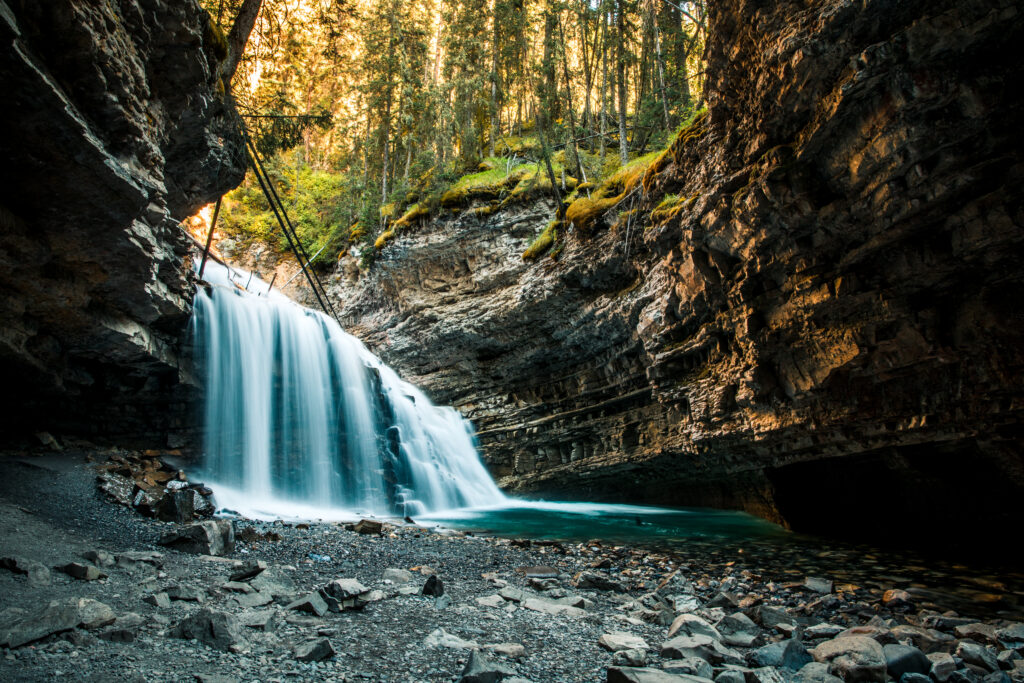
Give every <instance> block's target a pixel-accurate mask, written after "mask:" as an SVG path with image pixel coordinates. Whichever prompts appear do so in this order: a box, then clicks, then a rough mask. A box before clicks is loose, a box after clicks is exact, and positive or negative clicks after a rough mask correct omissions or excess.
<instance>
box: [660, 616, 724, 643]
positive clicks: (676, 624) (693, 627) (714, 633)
mask: <svg viewBox="0 0 1024 683" xmlns="http://www.w3.org/2000/svg"><path fill="white" fill-rule="evenodd" d="M677 633H678V634H679V635H684V636H697V635H700V636H707V637H709V638H713V639H715V640H721V639H722V634H721V633H719V632H718V629H716V628H715V627H714V626H712V625H711V624H709V623H708V622H707V621H705V620H703V619H701V618H700V617H698V616H697V615H696V614H680V615H679V616H677V617H676V618H675V619H674V620H673V621H672V625H671V626H669V629H668V637H669V638H672V637H673V636H675V635H676V634H677Z"/></svg>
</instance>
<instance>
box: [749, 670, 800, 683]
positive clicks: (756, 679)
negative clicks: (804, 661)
mask: <svg viewBox="0 0 1024 683" xmlns="http://www.w3.org/2000/svg"><path fill="white" fill-rule="evenodd" d="M744 680H745V683H789V681H787V679H786V678H785V677H784V676H783V675H782V674H781V673H779V672H778V671H776V670H775V669H773V668H771V667H770V666H764V667H761V668H758V669H754V670H752V671H748V672H747V673H746V674H745V675H744Z"/></svg>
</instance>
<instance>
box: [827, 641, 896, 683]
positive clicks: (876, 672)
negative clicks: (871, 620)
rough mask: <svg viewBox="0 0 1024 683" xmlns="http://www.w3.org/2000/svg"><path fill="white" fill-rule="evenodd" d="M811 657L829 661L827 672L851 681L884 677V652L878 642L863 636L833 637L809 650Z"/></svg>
mask: <svg viewBox="0 0 1024 683" xmlns="http://www.w3.org/2000/svg"><path fill="white" fill-rule="evenodd" d="M811 655H812V656H813V657H814V659H815V661H817V662H822V663H826V664H828V665H829V673H832V674H835V675H837V676H839V677H840V678H842V679H843V680H845V681H847V682H848V683H852V682H855V681H882V682H884V681H885V653H884V652H883V650H882V646H881V645H879V644H878V643H877V642H875V641H874V640H872V639H871V638H868V637H866V636H849V637H846V638H836V639H834V640H828V641H825V642H824V643H821V644H820V645H818V646H817V647H816V648H814V649H813V650H812V651H811Z"/></svg>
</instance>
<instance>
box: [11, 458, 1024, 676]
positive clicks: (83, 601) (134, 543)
mask: <svg viewBox="0 0 1024 683" xmlns="http://www.w3.org/2000/svg"><path fill="white" fill-rule="evenodd" d="M95 477H96V472H95V470H94V469H93V465H91V464H89V463H87V462H86V461H85V459H84V458H83V457H82V456H81V455H49V456H43V457H28V456H23V455H21V454H6V455H2V456H0V539H2V540H0V567H2V568H0V643H3V644H4V645H5V647H3V648H0V679H2V680H12V681H50V680H53V679H54V678H57V679H60V678H64V677H69V678H70V677H73V678H76V679H79V680H88V681H193V680H198V681H211V682H212V681H286V680H305V679H309V680H324V681H331V680H334V681H381V682H384V681H389V682H399V681H401V682H413V681H465V682H467V683H472V682H473V681H498V680H505V681H512V682H513V683H514V682H515V681H517V680H519V681H522V680H527V681H533V682H534V683H542V682H546V681H552V682H554V681H566V682H569V681H581V682H582V681H638V682H648V683H672V682H684V681H691V682H693V681H697V682H702V681H709V680H713V681H717V682H724V683H738V682H743V683H753V682H757V683H770V682H778V681H821V682H828V681H837V680H847V681H857V680H862V681H876V680H877V681H889V680H894V681H901V680H902V681H908V682H914V681H917V682H921V681H954V682H958V681H985V682H992V683H995V682H996V681H1024V659H1022V657H1021V653H1022V652H1024V625H1022V624H1021V623H1019V622H1018V621H1016V619H1017V618H1018V616H1017V613H1016V610H1015V607H1014V606H1015V605H1016V604H1017V603H1016V602H1012V601H1011V602H1012V604H1011V605H1010V606H1007V605H1006V604H1003V608H1002V609H1000V608H999V605H995V607H993V605H992V604H990V603H989V604H979V610H978V612H977V613H976V614H971V613H970V609H969V608H968V609H967V610H962V611H960V612H953V611H950V610H949V609H948V605H946V604H942V602H941V600H935V599H934V596H933V595H932V594H930V593H927V592H920V591H915V590H914V586H912V585H910V586H901V585H900V584H899V580H898V578H894V580H893V585H892V587H891V588H886V587H885V586H879V585H871V586H861V585H854V584H850V583H842V582H840V581H839V580H836V578H835V577H834V576H832V575H830V573H829V572H828V571H827V567H826V568H825V570H823V571H821V572H819V573H818V575H815V576H811V575H798V576H797V575H793V574H781V575H780V573H779V572H778V570H777V568H775V567H772V568H770V569H768V568H765V567H760V566H758V562H757V561H756V559H753V560H752V559H751V558H750V557H744V556H743V555H742V554H737V555H736V556H735V557H734V558H733V559H731V560H729V559H728V558H722V557H721V556H720V555H716V554H714V553H713V549H711V548H710V547H707V546H705V545H701V544H696V545H695V546H694V549H693V552H692V553H689V554H687V553H661V552H652V551H649V550H644V549H638V548H630V547H625V546H613V545H608V544H602V543H601V542H599V541H591V542H586V543H573V542H557V541H543V542H531V541H529V540H519V539H506V538H492V537H486V536H476V535H472V534H464V533H459V532H452V531H448V530H441V529H428V528H423V527H420V526H417V525H416V524H415V523H412V524H409V523H399V524H391V523H385V524H383V525H382V528H381V529H380V530H379V531H378V530H377V529H376V528H375V525H364V526H366V527H369V528H362V529H361V530H362V531H364V532H369V533H359V532H358V531H356V530H355V528H356V527H355V525H353V524H346V523H308V524H294V523H282V522H276V523H264V522H252V521H249V520H221V521H210V522H203V523H202V524H205V525H207V527H208V528H214V527H216V528H217V529H218V530H220V531H224V532H225V533H227V529H228V528H230V529H231V532H230V533H232V534H233V535H234V547H233V549H230V551H229V552H227V553H226V555H225V556H213V555H204V554H196V553H193V552H182V551H180V550H177V549H174V548H173V547H167V546H162V545H159V543H158V541H159V540H160V539H161V537H162V536H164V535H165V534H167V533H168V532H170V531H173V530H175V529H179V528H180V527H179V525H175V524H171V523H166V522H159V521H156V520H154V519H148V518H145V517H142V516H140V515H138V514H136V513H135V512H134V511H132V510H130V509H128V508H125V507H123V506H119V505H115V504H113V503H110V502H108V501H107V500H105V499H104V498H103V497H102V496H101V495H99V494H98V493H97V491H96V486H95ZM353 521H356V520H353ZM76 577H83V578H76ZM432 577H433V578H432ZM996 588H999V586H997V587H995V588H994V587H991V586H990V587H989V588H988V590H989V591H990V592H991V591H993V590H996ZM1002 590H1003V591H1004V592H1005V593H1012V591H1009V590H1007V589H1006V588H1005V587H1002ZM1004 597H1009V598H1013V599H1015V598H1017V597H1019V595H1016V594H1014V595H1009V596H1004Z"/></svg>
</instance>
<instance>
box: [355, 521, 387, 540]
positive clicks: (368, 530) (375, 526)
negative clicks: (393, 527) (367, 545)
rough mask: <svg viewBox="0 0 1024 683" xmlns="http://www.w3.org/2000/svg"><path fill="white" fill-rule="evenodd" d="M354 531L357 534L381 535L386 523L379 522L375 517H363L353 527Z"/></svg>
mask: <svg viewBox="0 0 1024 683" xmlns="http://www.w3.org/2000/svg"><path fill="white" fill-rule="evenodd" d="M352 531H354V532H356V533H357V534H371V535H374V536H379V535H380V534H381V533H383V531H384V524H383V522H378V521H377V520H375V519H361V520H359V521H358V522H356V524H355V526H353V527H352Z"/></svg>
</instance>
